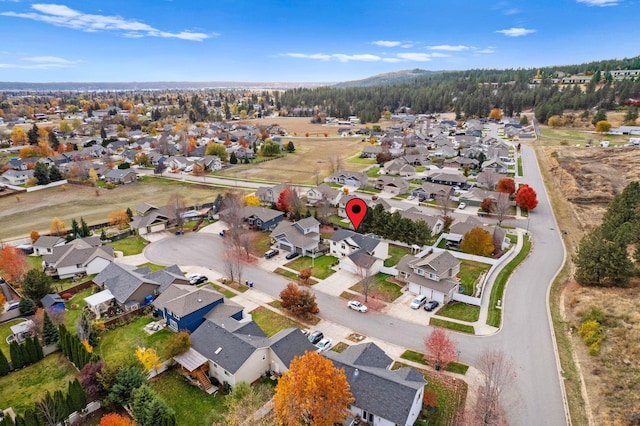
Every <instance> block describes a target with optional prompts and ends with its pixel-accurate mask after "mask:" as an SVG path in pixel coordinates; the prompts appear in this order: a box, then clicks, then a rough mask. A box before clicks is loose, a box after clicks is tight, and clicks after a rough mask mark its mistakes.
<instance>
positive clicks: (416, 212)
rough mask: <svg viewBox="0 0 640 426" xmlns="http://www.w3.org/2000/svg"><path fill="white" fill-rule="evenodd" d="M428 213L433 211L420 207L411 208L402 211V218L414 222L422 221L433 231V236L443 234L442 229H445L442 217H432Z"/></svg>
mask: <svg viewBox="0 0 640 426" xmlns="http://www.w3.org/2000/svg"><path fill="white" fill-rule="evenodd" d="M427 211H432V210H431V209H429V210H423V209H421V208H418V207H411V208H409V209H407V210H401V211H400V216H402V217H404V218H406V219H409V220H412V221H414V222H418V221H422V222H424V223H426V224H427V225H428V226H429V228H430V229H431V234H432V235H437V234H439V233H440V232H442V229H443V228H444V220H443V219H442V217H441V216H440V215H432V214H429V213H427Z"/></svg>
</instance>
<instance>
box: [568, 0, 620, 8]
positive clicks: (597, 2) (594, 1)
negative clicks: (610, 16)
mask: <svg viewBox="0 0 640 426" xmlns="http://www.w3.org/2000/svg"><path fill="white" fill-rule="evenodd" d="M576 1H577V2H578V3H584V4H586V5H588V6H600V7H607V6H617V5H618V3H619V0H576Z"/></svg>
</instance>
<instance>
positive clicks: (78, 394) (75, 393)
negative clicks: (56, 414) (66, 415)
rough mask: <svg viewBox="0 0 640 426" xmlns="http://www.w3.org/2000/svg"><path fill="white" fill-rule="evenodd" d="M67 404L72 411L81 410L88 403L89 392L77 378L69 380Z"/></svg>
mask: <svg viewBox="0 0 640 426" xmlns="http://www.w3.org/2000/svg"><path fill="white" fill-rule="evenodd" d="M66 404H67V407H69V410H70V412H71V413H72V412H74V411H80V410H82V409H84V407H86V405H87V394H86V392H85V391H84V389H82V386H81V385H80V382H79V381H78V379H77V378H76V379H75V380H74V381H72V382H69V385H68V391H67V400H66Z"/></svg>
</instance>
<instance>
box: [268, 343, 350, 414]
mask: <svg viewBox="0 0 640 426" xmlns="http://www.w3.org/2000/svg"><path fill="white" fill-rule="evenodd" d="M353 401H354V398H353V396H352V395H351V389H350V387H349V382H348V381H347V376H346V375H345V372H344V369H337V368H335V367H334V366H333V363H332V362H331V360H329V359H327V358H325V357H323V356H322V355H320V354H318V353H316V352H305V354H304V355H302V356H298V357H295V358H294V359H293V361H291V365H290V366H289V370H288V371H287V372H286V373H284V374H283V375H282V377H281V378H280V380H278V385H277V386H276V394H275V396H274V411H275V414H276V418H277V419H278V422H279V423H280V424H284V425H297V424H308V425H315V426H333V425H334V424H336V423H340V424H342V422H343V421H344V419H345V417H346V416H347V414H348V413H349V411H348V409H347V406H348V405H349V404H351V403H352V402H353Z"/></svg>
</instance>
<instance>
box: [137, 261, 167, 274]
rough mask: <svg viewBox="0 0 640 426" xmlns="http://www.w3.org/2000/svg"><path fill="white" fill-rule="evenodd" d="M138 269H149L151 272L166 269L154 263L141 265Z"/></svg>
mask: <svg viewBox="0 0 640 426" xmlns="http://www.w3.org/2000/svg"><path fill="white" fill-rule="evenodd" d="M138 268H149V269H151V272H157V271H160V270H162V269H164V268H166V266H162V265H157V264H155V263H151V262H147V263H143V264H142V265H138Z"/></svg>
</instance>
